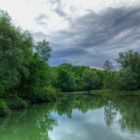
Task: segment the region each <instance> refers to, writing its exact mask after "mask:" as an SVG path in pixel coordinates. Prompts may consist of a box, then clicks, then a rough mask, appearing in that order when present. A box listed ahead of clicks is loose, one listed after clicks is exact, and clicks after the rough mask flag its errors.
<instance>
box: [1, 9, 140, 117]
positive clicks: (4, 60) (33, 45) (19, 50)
mask: <svg viewBox="0 0 140 140" xmlns="http://www.w3.org/2000/svg"><path fill="white" fill-rule="evenodd" d="M50 54H51V48H50V46H49V43H48V42H47V41H45V40H43V41H40V42H34V41H33V38H32V36H31V34H30V33H29V32H28V31H23V30H22V29H21V28H19V27H16V26H15V25H14V24H13V23H12V22H11V18H10V17H9V15H8V14H7V13H6V12H4V11H2V10H1V11H0V115H6V114H8V113H10V109H12V108H24V107H26V106H28V105H29V104H30V103H36V102H42V101H53V100H56V99H57V98H58V97H61V96H62V95H61V91H62V92H70V91H89V90H93V89H103V88H104V89H106V88H107V89H123V90H137V89H140V54H139V53H138V52H134V51H128V52H125V53H120V54H119V56H118V58H117V59H116V61H117V62H118V64H119V66H120V70H117V71H115V69H113V66H112V64H111V63H110V62H109V61H106V62H105V64H104V66H103V68H104V69H102V70H99V69H94V68H90V67H87V66H73V65H71V64H62V65H60V66H57V67H50V66H49V65H48V59H49V57H50V56H51V55H50ZM91 59H92V58H91Z"/></svg>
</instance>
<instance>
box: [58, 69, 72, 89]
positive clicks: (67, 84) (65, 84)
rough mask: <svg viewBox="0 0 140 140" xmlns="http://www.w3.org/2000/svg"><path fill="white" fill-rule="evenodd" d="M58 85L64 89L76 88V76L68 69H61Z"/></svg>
mask: <svg viewBox="0 0 140 140" xmlns="http://www.w3.org/2000/svg"><path fill="white" fill-rule="evenodd" d="M57 87H58V88H60V89H61V90H62V91H73V90H74V76H73V74H72V73H70V72H68V71H66V70H64V69H63V70H59V71H58V76H57Z"/></svg>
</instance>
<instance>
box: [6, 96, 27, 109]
mask: <svg viewBox="0 0 140 140" xmlns="http://www.w3.org/2000/svg"><path fill="white" fill-rule="evenodd" d="M5 102H6V103H7V105H8V107H9V108H11V109H23V108H26V107H27V106H28V104H27V102H26V101H25V100H23V99H22V98H20V97H18V96H13V97H8V98H7V99H5Z"/></svg>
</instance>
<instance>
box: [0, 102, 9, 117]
mask: <svg viewBox="0 0 140 140" xmlns="http://www.w3.org/2000/svg"><path fill="white" fill-rule="evenodd" d="M10 113H11V110H10V109H9V107H8V106H7V104H6V103H5V102H4V100H2V99H0V116H8V115H9V114H10Z"/></svg>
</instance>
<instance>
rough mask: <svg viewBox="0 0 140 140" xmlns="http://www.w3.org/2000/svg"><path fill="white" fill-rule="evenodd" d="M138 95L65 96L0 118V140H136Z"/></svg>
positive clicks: (138, 134) (138, 131)
mask: <svg viewBox="0 0 140 140" xmlns="http://www.w3.org/2000/svg"><path fill="white" fill-rule="evenodd" d="M139 106H140V98H138V97H120V96H117V97H116V96H113V97H110V96H97V95H96V96H95V95H86V94H84V95H79V94H77V95H67V96H65V97H63V98H62V99H61V100H59V101H57V102H55V103H52V104H40V105H36V106H33V107H31V108H29V109H26V110H22V111H15V112H14V113H13V114H12V115H11V116H9V117H8V118H2V119H0V140H93V139H94V140H108V139H111V140H128V139H130V140H138V139H140V108H139Z"/></svg>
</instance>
